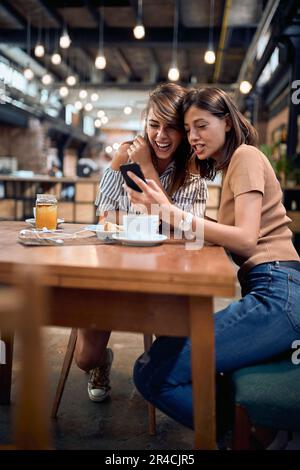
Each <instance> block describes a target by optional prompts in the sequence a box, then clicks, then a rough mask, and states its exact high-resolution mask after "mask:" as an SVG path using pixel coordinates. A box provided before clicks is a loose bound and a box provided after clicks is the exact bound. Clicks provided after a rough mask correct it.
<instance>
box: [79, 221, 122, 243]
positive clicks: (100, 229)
mask: <svg viewBox="0 0 300 470" xmlns="http://www.w3.org/2000/svg"><path fill="white" fill-rule="evenodd" d="M84 230H89V231H91V232H96V235H97V238H99V240H112V236H113V235H115V234H119V233H120V232H119V231H117V230H104V225H102V224H97V225H87V226H86V227H84Z"/></svg>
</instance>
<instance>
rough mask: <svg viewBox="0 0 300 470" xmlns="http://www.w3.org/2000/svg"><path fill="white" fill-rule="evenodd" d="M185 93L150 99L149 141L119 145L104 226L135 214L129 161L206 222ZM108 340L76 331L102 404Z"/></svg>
mask: <svg viewBox="0 0 300 470" xmlns="http://www.w3.org/2000/svg"><path fill="white" fill-rule="evenodd" d="M186 93H187V91H186V90H185V89H184V88H182V87H181V86H179V85H176V84H172V83H167V84H162V85H160V86H158V87H157V88H156V89H155V90H154V91H153V92H152V93H151V94H150V98H149V102H148V106H147V109H146V126H145V137H141V136H138V137H137V138H136V139H134V141H133V142H131V143H125V144H123V145H121V146H120V148H119V150H118V152H117V153H116V155H115V157H114V159H113V161H112V164H111V167H110V168H108V169H107V170H106V171H105V173H104V175H103V178H102V180H101V182H100V186H99V190H98V194H97V197H96V201H95V204H96V206H97V215H99V220H100V221H101V222H102V221H103V219H105V218H107V217H108V216H110V217H109V218H110V219H111V217H113V221H116V220H117V222H119V220H120V217H119V215H120V213H122V212H128V211H134V208H133V207H132V206H131V205H130V203H129V199H128V197H127V195H126V192H125V191H124V189H123V183H124V180H123V177H122V175H121V172H120V165H121V164H123V163H127V162H128V161H132V162H137V163H139V164H140V166H141V168H142V171H143V173H144V175H145V177H146V178H148V179H153V180H154V181H156V182H157V184H158V185H159V186H160V188H161V189H162V190H163V191H164V192H165V194H166V195H167V196H168V198H169V200H170V201H171V202H172V203H173V204H175V205H176V206H178V207H179V208H181V209H183V210H185V211H188V212H192V213H193V214H195V215H197V216H199V217H203V216H204V212H205V203H206V199H207V186H206V183H205V180H204V179H203V178H201V177H200V174H199V172H198V170H197V167H196V164H195V161H194V159H193V157H192V156H191V152H190V147H189V144H188V141H187V139H186V137H185V133H184V127H183V120H182V113H181V103H182V100H183V98H184V97H185V95H186ZM117 214H118V217H116V215H117ZM109 337H110V332H108V331H99V330H86V329H84V330H83V329H81V330H78V335H77V343H76V350H75V361H76V363H77V365H78V366H79V367H80V368H81V369H83V370H92V372H91V375H90V380H89V383H88V394H89V397H90V399H91V400H92V401H99V402H100V401H103V400H104V399H105V398H106V397H107V396H108V394H109V390H110V385H109V373H110V367H111V363H112V360H113V353H112V350H111V349H107V348H106V346H107V343H108V340H109Z"/></svg>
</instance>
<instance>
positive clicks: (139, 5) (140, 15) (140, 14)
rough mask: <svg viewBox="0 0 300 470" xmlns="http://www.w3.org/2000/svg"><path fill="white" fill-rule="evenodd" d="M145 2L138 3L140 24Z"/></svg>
mask: <svg viewBox="0 0 300 470" xmlns="http://www.w3.org/2000/svg"><path fill="white" fill-rule="evenodd" d="M142 11H143V0H139V3H138V23H142Z"/></svg>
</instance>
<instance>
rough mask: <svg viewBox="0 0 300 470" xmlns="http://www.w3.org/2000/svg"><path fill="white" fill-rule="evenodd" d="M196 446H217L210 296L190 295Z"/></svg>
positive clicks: (208, 448)
mask: <svg viewBox="0 0 300 470" xmlns="http://www.w3.org/2000/svg"><path fill="white" fill-rule="evenodd" d="M190 327H191V346H192V352H191V362H192V364H191V366H192V381H193V407H194V428H195V448H196V449H205V450H214V449H216V415H215V413H216V412H215V353H214V322H213V299H212V298H211V297H193V296H192V297H190Z"/></svg>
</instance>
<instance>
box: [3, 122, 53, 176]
mask: <svg viewBox="0 0 300 470" xmlns="http://www.w3.org/2000/svg"><path fill="white" fill-rule="evenodd" d="M45 133H46V129H45V127H44V125H43V124H41V123H40V121H39V120H38V119H30V120H29V124H28V128H26V129H24V128H21V127H14V126H6V125H0V156H1V157H16V158H17V160H18V169H19V170H31V171H34V172H35V173H46V172H47V151H46V139H45Z"/></svg>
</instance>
